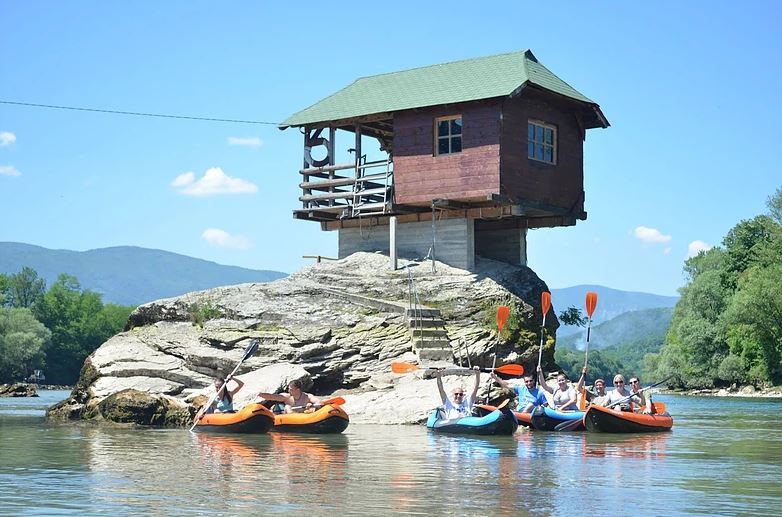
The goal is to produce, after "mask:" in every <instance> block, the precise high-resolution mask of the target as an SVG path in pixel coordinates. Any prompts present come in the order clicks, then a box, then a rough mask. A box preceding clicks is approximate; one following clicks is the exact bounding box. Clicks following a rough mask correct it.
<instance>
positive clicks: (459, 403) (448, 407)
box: [435, 366, 481, 419]
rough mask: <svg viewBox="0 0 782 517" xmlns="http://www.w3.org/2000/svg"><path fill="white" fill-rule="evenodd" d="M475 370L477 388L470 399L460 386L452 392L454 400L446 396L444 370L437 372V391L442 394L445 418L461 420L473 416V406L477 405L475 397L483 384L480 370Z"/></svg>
mask: <svg viewBox="0 0 782 517" xmlns="http://www.w3.org/2000/svg"><path fill="white" fill-rule="evenodd" d="M473 369H474V370H475V386H473V389H472V392H470V396H469V397H467V396H465V393H464V387H463V386H461V385H459V386H457V387H456V388H454V389H453V391H452V392H451V397H452V398H448V395H446V394H445V388H443V379H442V370H437V371H436V372H435V378H436V379H437V390H438V391H439V392H440V399H441V400H442V402H443V412H444V414H445V418H447V419H452V418H461V417H464V416H470V415H471V414H472V406H473V404H475V397H476V396H477V395H478V386H479V385H480V383H481V370H480V368H478V367H477V366H475V367H474V368H473Z"/></svg>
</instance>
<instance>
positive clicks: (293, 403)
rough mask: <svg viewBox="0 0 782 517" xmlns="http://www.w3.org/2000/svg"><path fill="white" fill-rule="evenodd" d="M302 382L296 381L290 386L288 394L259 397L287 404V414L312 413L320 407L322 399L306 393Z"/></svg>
mask: <svg viewBox="0 0 782 517" xmlns="http://www.w3.org/2000/svg"><path fill="white" fill-rule="evenodd" d="M301 388H302V384H301V381H300V380H298V379H296V380H293V381H291V382H290V383H289V384H288V393H259V394H258V397H259V398H263V399H265V400H272V401H274V402H280V403H282V404H285V409H284V411H285V412H286V413H301V412H304V413H310V412H312V411H315V406H319V405H320V399H319V398H318V397H316V396H315V395H311V394H309V393H305V392H304V391H303V390H302V389H301Z"/></svg>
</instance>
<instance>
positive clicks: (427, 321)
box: [407, 318, 445, 329]
mask: <svg viewBox="0 0 782 517" xmlns="http://www.w3.org/2000/svg"><path fill="white" fill-rule="evenodd" d="M407 326H408V327H410V328H411V329H412V328H417V327H425V328H430V327H445V322H444V321H443V320H442V319H441V318H408V319H407Z"/></svg>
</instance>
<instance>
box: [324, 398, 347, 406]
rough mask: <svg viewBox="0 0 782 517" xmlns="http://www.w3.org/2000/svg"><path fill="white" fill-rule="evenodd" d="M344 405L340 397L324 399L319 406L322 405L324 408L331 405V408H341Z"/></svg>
mask: <svg viewBox="0 0 782 517" xmlns="http://www.w3.org/2000/svg"><path fill="white" fill-rule="evenodd" d="M344 403H345V399H343V398H342V397H334V398H333V399H326V400H324V401H322V402H321V404H323V405H324V406H325V405H326V404H331V405H332V406H341V405H342V404H344Z"/></svg>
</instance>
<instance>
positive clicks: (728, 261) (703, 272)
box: [645, 188, 782, 388]
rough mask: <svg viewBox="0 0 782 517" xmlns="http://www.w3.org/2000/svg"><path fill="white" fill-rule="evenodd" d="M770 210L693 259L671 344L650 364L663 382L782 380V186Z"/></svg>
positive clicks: (699, 384) (703, 383) (675, 316)
mask: <svg viewBox="0 0 782 517" xmlns="http://www.w3.org/2000/svg"><path fill="white" fill-rule="evenodd" d="M768 209H769V211H768V213H767V214H762V215H758V216H756V217H754V218H752V219H748V220H743V221H741V222H739V223H738V224H737V225H736V226H734V227H733V228H732V229H731V230H730V231H729V232H728V234H727V235H726V236H725V238H724V239H723V241H722V246H718V247H714V248H712V249H710V250H708V251H705V252H701V253H699V254H698V255H697V256H695V257H693V258H690V259H689V260H687V261H686V262H685V265H684V271H685V273H686V276H687V283H686V285H685V286H684V287H683V288H681V289H680V293H681V299H680V300H679V303H678V304H677V305H676V308H675V309H674V313H673V317H672V319H671V325H670V327H669V328H668V332H667V334H666V338H665V343H664V344H663V347H662V349H661V350H660V352H659V353H658V354H648V355H647V357H646V359H645V360H646V366H647V368H648V369H649V370H650V371H653V372H654V375H655V377H657V378H660V379H662V378H667V377H669V376H670V377H672V381H671V382H672V383H674V384H677V385H679V386H680V387H683V388H707V387H714V386H729V385H732V384H753V385H755V386H768V385H778V384H780V383H782V188H780V189H777V191H776V192H775V193H774V195H772V196H771V197H770V198H769V199H768Z"/></svg>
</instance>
